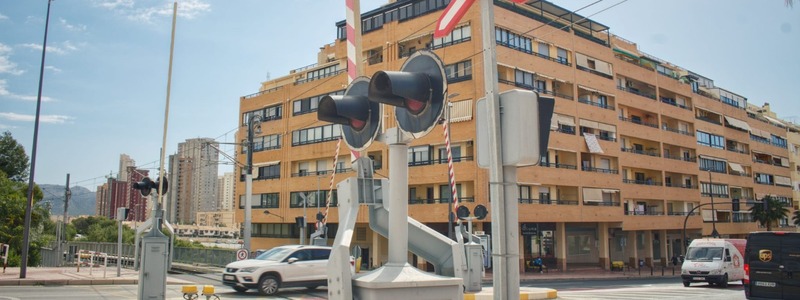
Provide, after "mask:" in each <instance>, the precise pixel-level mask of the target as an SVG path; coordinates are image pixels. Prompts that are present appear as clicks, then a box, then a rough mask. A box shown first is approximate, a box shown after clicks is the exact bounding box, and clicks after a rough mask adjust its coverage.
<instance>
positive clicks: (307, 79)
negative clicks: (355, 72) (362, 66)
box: [294, 69, 347, 85]
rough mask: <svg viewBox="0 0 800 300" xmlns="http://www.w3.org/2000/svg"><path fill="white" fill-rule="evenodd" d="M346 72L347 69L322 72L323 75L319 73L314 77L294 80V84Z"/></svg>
mask: <svg viewBox="0 0 800 300" xmlns="http://www.w3.org/2000/svg"><path fill="white" fill-rule="evenodd" d="M345 72H347V69H341V70H336V71H334V72H330V73H326V74H322V75H319V76H314V77H309V78H304V79H298V80H297V81H295V82H294V84H295V85H298V84H302V83H306V82H311V81H314V80H317V79H322V78H325V77H331V76H336V75H339V74H342V73H345Z"/></svg>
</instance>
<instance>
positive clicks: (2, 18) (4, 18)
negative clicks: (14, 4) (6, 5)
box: [0, 14, 8, 21]
mask: <svg viewBox="0 0 800 300" xmlns="http://www.w3.org/2000/svg"><path fill="white" fill-rule="evenodd" d="M2 20H8V17H6V15H4V14H0V21H2Z"/></svg>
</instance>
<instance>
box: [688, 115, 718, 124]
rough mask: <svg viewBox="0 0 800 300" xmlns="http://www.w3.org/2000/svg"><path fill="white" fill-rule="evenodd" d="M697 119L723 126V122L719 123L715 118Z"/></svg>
mask: <svg viewBox="0 0 800 300" xmlns="http://www.w3.org/2000/svg"><path fill="white" fill-rule="evenodd" d="M695 118H696V119H698V120H701V121H706V122H708V123H711V124H717V125H722V122H720V121H719V118H716V119H714V118H709V117H705V116H696V117H695Z"/></svg>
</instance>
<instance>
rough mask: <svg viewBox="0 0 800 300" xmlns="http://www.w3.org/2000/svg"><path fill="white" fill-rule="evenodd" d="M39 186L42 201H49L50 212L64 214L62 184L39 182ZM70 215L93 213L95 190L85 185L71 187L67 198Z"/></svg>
mask: <svg viewBox="0 0 800 300" xmlns="http://www.w3.org/2000/svg"><path fill="white" fill-rule="evenodd" d="M39 187H40V188H41V189H42V192H43V193H44V199H42V202H50V205H51V206H50V214H51V215H58V216H61V215H63V214H64V186H63V185H56V184H41V185H39ZM67 213H68V214H69V215H70V216H80V215H94V214H95V192H92V191H90V190H89V189H87V188H85V187H80V186H76V187H72V197H70V199H69V211H68V212H67Z"/></svg>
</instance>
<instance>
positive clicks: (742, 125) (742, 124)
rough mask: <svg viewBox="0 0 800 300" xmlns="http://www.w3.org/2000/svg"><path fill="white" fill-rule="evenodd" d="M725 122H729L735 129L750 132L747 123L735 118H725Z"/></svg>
mask: <svg viewBox="0 0 800 300" xmlns="http://www.w3.org/2000/svg"><path fill="white" fill-rule="evenodd" d="M725 121H727V122H728V124H730V125H731V126H733V127H736V128H739V129H741V130H745V131H750V125H748V124H747V122H745V121H742V120H739V119H737V118H734V117H729V116H725Z"/></svg>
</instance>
